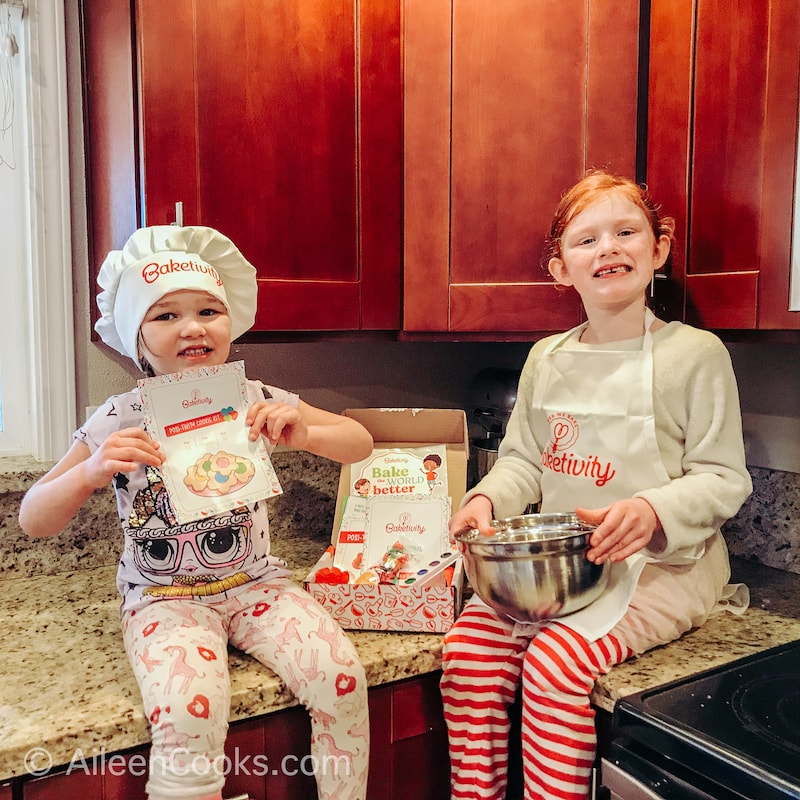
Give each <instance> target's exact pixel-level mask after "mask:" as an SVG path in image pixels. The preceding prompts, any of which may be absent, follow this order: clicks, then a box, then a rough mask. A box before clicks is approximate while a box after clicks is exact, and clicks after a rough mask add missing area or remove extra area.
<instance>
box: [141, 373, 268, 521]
mask: <svg viewBox="0 0 800 800" xmlns="http://www.w3.org/2000/svg"><path fill="white" fill-rule="evenodd" d="M138 385H139V390H140V391H141V395H142V404H143V407H144V418H145V430H147V432H148V433H149V434H150V435H151V436H152V437H153V438H154V439H155V440H156V441H158V442H159V443H160V444H161V448H162V452H163V453H164V456H165V457H166V460H165V461H164V463H163V464H162V465H161V467H160V472H161V475H162V477H163V480H164V485H165V486H166V488H167V491H168V492H169V497H170V502H171V504H172V506H173V510H174V511H175V516H176V517H177V519H178V521H179V522H181V523H183V522H190V521H192V520H196V519H202V518H204V517H208V516H213V515H216V514H221V513H223V512H225V511H231V510H233V509H235V508H242V507H244V506H246V505H249V504H251V503H254V502H256V501H258V500H264V499H266V498H269V497H274V496H276V495H278V494H281V491H282V490H281V487H280V483H279V482H278V478H277V476H276V474H275V470H274V468H273V466H272V462H271V461H270V458H269V453H268V452H267V448H266V446H265V444H264V441H263V439H262V438H261V437H259V438H258V440H257V441H255V442H251V441H250V439H249V438H248V435H247V434H248V429H247V426H246V425H245V423H244V420H245V417H246V412H247V405H248V399H247V381H246V378H245V374H244V362H242V361H236V362H232V363H230V364H223V365H221V366H218V367H203V368H200V369H197V370H186V371H185V372H178V373H173V374H171V375H159V376H157V377H155V378H146V379H143V380H140V381H139V382H138Z"/></svg>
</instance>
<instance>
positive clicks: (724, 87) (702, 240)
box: [689, 0, 769, 274]
mask: <svg viewBox="0 0 800 800" xmlns="http://www.w3.org/2000/svg"><path fill="white" fill-rule="evenodd" d="M768 22H769V4H768V3H748V4H747V12H746V13H742V14H737V13H735V12H732V9H731V4H730V2H729V0H700V2H699V3H698V15H697V33H696V37H697V40H696V58H695V87H694V147H693V156H692V182H691V186H692V190H691V245H690V251H689V271H690V273H692V274H700V273H713V272H735V271H739V270H746V269H748V268H751V267H752V266H753V265H754V264H758V263H759V235H760V231H759V209H760V208H761V201H762V178H763V164H762V154H763V148H764V135H765V130H764V112H765V108H766V73H767V55H768V52H769V51H768V48H767V47H766V44H767V42H768Z"/></svg>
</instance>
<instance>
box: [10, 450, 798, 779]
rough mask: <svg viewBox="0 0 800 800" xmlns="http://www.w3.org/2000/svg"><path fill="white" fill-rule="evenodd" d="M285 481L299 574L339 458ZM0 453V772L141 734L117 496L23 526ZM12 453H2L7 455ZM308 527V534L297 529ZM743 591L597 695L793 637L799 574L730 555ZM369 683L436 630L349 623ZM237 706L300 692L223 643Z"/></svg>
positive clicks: (422, 667)
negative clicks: (120, 573) (745, 600)
mask: <svg viewBox="0 0 800 800" xmlns="http://www.w3.org/2000/svg"><path fill="white" fill-rule="evenodd" d="M273 461H277V462H279V463H277V464H276V466H278V467H279V468H280V475H281V483H282V485H283V489H284V494H283V495H282V496H281V497H280V498H278V499H277V500H275V501H273V502H274V504H273V506H272V509H271V512H270V519H271V523H270V529H271V530H270V535H271V539H272V550H273V553H275V554H276V555H278V556H280V557H281V558H284V559H285V560H286V561H287V563H288V564H289V565H290V566H291V567H292V568H293V570H294V571H293V573H292V574H293V577H294V578H295V580H297V581H302V580H303V578H305V576H306V575H307V573H308V572H309V570H310V569H311V567H312V566H313V565H314V564H315V563H316V561H317V559H318V558H319V556H320V555H321V554H322V552H323V551H324V549H325V547H326V546H327V545H328V544H329V542H330V530H331V520H332V518H333V508H334V504H335V498H336V486H337V482H338V465H333V463H332V462H327V461H326V460H325V459H320V458H318V457H309V456H308V455H307V454H291V453H290V454H285V455H279V456H278V457H277V459H276V458H275V457H274V458H273ZM5 463H6V467H5V468H3V465H2V463H0V495H2V496H3V497H4V502H3V503H2V504H0V532H2V536H0V587H1V588H2V591H1V592H0V625H2V629H1V631H0V647H2V652H3V654H4V656H3V659H2V662H0V780H3V779H8V778H12V777H16V776H20V775H25V774H27V772H28V770H27V769H26V764H25V756H26V754H27V753H29V752H31V751H32V750H33V749H34V748H42V749H43V750H44V751H46V753H47V755H46V756H45V755H44V754H43V753H40V754H39V756H38V760H37V762H36V766H37V767H40V766H41V765H42V761H41V759H42V758H43V757H49V758H51V759H52V766H54V767H55V766H58V765H60V764H68V763H69V762H70V761H71V760H72V759H73V758H74V757H75V756H76V752H77V751H80V754H81V755H82V757H85V758H89V757H91V756H92V755H96V754H101V753H113V752H115V751H119V750H125V749H128V748H132V747H136V746H139V745H143V744H146V743H147V742H148V741H149V736H148V728H147V721H146V720H145V718H144V715H143V712H142V707H141V700H140V697H139V690H138V687H137V686H136V682H135V680H134V678H133V675H132V673H131V670H130V667H129V665H128V660H127V657H126V655H125V651H124V648H123V645H122V637H121V633H120V630H119V617H118V607H119V597H118V595H117V592H116V587H115V574H116V562H117V558H118V548H119V546H120V543H121V542H120V536H119V533H118V523H117V521H116V511H115V508H114V503H113V497H112V495H111V493H110V492H105V493H103V492H101V493H98V494H97V495H96V497H94V498H92V500H91V501H90V502H88V503H87V505H86V508H85V509H84V510H83V511H82V512H80V513H79V515H78V516H77V517H76V520H75V521H74V523H73V524H72V525H71V526H69V528H68V529H67V530H66V531H65V532H64V533H63V534H61V535H60V536H58V537H54V538H53V539H47V540H30V539H28V538H27V537H26V536H25V535H24V534H23V533H22V532H21V531H20V530H19V527H18V525H17V524H16V515H17V511H18V504H19V500H20V498H21V493H22V491H24V490H25V488H26V487H27V486H28V485H30V482H31V481H32V480H33V479H35V478H36V477H37V475H38V474H41V472H42V471H43V470H44V469H46V467H47V465H34V467H29V465H27V464H22V465H20V464H16V463H14V464H11V463H10V462H9V461H6V462H5ZM9 464H10V466H9ZM301 531H302V534H301V533H300V532H301ZM732 568H733V575H734V580H737V581H743V582H745V583H746V584H747V585H748V586H749V587H750V591H751V606H750V608H749V609H748V610H747V611H746V612H745V613H744V614H743V615H742V616H735V615H734V614H730V613H720V614H717V615H714V616H713V617H712V619H710V620H709V621H708V622H707V623H706V625H705V626H703V627H702V628H701V629H699V630H696V631H691V632H690V633H688V634H686V635H685V636H684V637H683V638H682V639H680V640H679V641H677V642H673V643H671V644H669V645H666V646H665V647H661V648H656V649H655V650H652V651H650V652H648V653H645V654H644V655H643V656H641V657H639V658H636V659H633V660H631V661H629V662H627V663H625V664H621V665H619V666H617V667H615V668H614V669H612V670H611V672H610V673H609V674H608V675H606V676H605V677H603V678H601V679H600V681H598V683H597V685H596V687H595V690H594V693H593V696H592V699H593V702H594V703H595V704H596V705H597V706H598V707H599V708H602V709H604V710H606V711H611V710H613V707H614V703H615V702H616V701H617V700H618V699H619V698H620V697H622V696H624V695H627V694H631V693H633V692H637V691H641V690H643V689H647V688H650V687H652V686H656V685H658V684H661V683H665V682H667V681H671V680H674V679H677V678H681V677H684V676H688V675H692V674H695V673H697V672H700V671H702V670H705V669H709V668H712V667H716V666H719V665H721V664H724V663H726V662H729V661H733V660H735V659H737V658H740V657H742V656H746V655H751V654H753V653H757V652H759V651H761V650H765V649H767V648H769V647H774V646H777V645H780V644H784V643H786V642H789V641H794V640H796V639H800V574H797V573H793V572H787V571H784V570H782V569H775V568H771V567H766V566H761V565H760V564H758V563H756V562H754V561H750V560H744V559H741V558H734V559H732ZM348 635H349V636H350V637H351V639H352V641H353V642H354V644H355V646H356V649H357V650H358V653H359V656H360V658H361V660H362V662H363V664H364V668H365V670H366V674H367V679H368V681H369V684H370V686H378V685H381V684H385V683H390V682H392V681H396V680H400V679H403V678H409V677H414V676H418V675H424V674H426V673H430V672H434V671H436V670H438V669H440V668H441V653H442V638H443V637H442V635H441V634H417V633H379V632H361V631H359V632H352V631H348ZM230 673H231V684H232V699H231V716H230V718H231V720H232V721H238V720H243V719H247V718H249V717H255V716H260V715H263V714H267V713H270V712H273V711H278V710H281V709H284V708H287V707H289V706H292V705H295V704H296V700H295V699H294V698H293V696H292V695H291V694H290V693H289V692H288V691H287V689H286V687H285V686H284V685H283V683H282V682H281V681H280V680H279V679H278V678H277V676H275V675H274V673H272V672H271V671H270V670H268V669H266V668H265V667H263V666H262V665H260V664H259V663H258V662H256V661H255V660H254V659H252V658H250V657H249V656H246V655H244V654H241V653H239V652H238V651H233V650H232V651H231V654H230Z"/></svg>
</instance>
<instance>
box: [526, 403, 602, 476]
mask: <svg viewBox="0 0 800 800" xmlns="http://www.w3.org/2000/svg"><path fill="white" fill-rule="evenodd" d="M547 423H548V425H549V426H550V441H549V442H548V445H547V447H546V448H545V449H544V451H543V452H542V460H541V463H542V466H543V467H544V468H545V469H549V470H551V471H552V472H559V473H561V474H562V475H570V476H572V477H575V478H591V479H592V480H594V482H595V485H596V486H605V485H606V484H607V483H608V482H609V481H610V480H611V479H612V478H613V477H614V475H616V474H617V471H616V470H615V469H614V468H613V467H612V466H611V462H610V461H606V462H605V463H603V462H602V461H601V460H600V459H599V458H598V457H597V456H594V455H589V456H586V457H583V456H578V455H575V453H572V452H569V451H570V449H571V448H572V447H573V445H575V444H576V442H577V441H578V438H579V436H580V429H579V426H578V421H577V420H576V419H575V417H573V416H571V415H569V414H566V413H564V412H561V411H559V412H557V413H554V414H550V416H549V417H548V418H547Z"/></svg>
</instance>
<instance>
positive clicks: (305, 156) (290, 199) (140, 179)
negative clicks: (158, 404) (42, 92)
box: [82, 0, 402, 331]
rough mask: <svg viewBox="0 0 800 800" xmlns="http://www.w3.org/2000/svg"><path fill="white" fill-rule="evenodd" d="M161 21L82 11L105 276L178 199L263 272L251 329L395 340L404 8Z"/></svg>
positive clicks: (121, 7) (317, 8)
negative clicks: (357, 333) (116, 254)
mask: <svg viewBox="0 0 800 800" xmlns="http://www.w3.org/2000/svg"><path fill="white" fill-rule="evenodd" d="M132 7H133V14H132V12H131V8H132ZM164 8H165V7H164V3H163V2H161V0H136V1H135V2H134V3H131V2H130V0H107V1H106V2H104V3H89V2H84V3H83V4H82V28H83V44H84V53H83V60H84V74H85V87H86V88H85V104H86V115H85V127H86V132H87V137H86V142H87V172H88V179H89V203H90V214H89V217H90V230H91V235H92V245H91V252H92V261H93V266H94V270H95V273H94V274H95V275H96V273H97V270H98V269H99V266H100V265H101V263H102V260H103V258H104V257H105V254H106V252H107V251H108V250H109V249H112V248H118V247H120V246H121V245H122V244H123V243H124V241H125V239H126V238H127V236H128V235H129V234H130V233H131V232H132V231H133V229H134V228H135V227H137V226H139V225H145V224H146V225H156V224H167V223H171V222H174V221H175V219H176V203H178V202H180V203H182V214H183V222H184V224H199V225H210V226H212V227H215V228H217V229H219V230H220V231H222V232H224V233H225V234H226V235H228V236H230V238H231V239H232V240H233V241H234V242H236V244H237V245H238V246H239V247H240V249H241V250H242V252H243V253H244V254H245V256H246V257H247V258H248V259H249V260H250V261H252V263H253V264H254V266H255V267H256V269H257V271H258V285H259V303H258V313H257V318H256V324H255V327H254V330H259V331H278V330H349V331H352V330H385V329H389V330H396V329H397V328H398V327H399V325H400V293H401V288H400V287H401V278H400V269H401V234H402V223H401V213H402V212H401V210H402V155H401V153H402V149H401V137H402V98H401V71H400V66H401V65H400V0H300V1H299V2H287V0H260V2H253V3H240V2H237V0H174V2H171V3H170V4H169V11H168V13H165V11H164Z"/></svg>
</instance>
